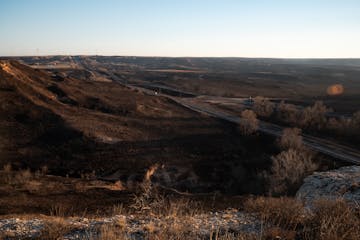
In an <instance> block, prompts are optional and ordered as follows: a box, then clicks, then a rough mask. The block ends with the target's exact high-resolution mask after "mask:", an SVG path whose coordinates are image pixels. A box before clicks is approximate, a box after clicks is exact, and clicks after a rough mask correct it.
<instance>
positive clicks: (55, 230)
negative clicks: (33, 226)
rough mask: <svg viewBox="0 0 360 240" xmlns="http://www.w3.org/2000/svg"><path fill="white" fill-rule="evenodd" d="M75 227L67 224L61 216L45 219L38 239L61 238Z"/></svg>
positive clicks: (50, 239)
mask: <svg viewBox="0 0 360 240" xmlns="http://www.w3.org/2000/svg"><path fill="white" fill-rule="evenodd" d="M74 229H75V228H74V226H71V225H70V224H68V223H67V222H66V221H65V220H64V219H63V218H56V219H53V220H51V221H47V222H45V224H44V227H43V229H42V230H41V233H40V236H39V237H38V238H37V239H39V240H58V239H62V238H63V237H64V235H65V234H67V233H69V232H71V231H73V230H74Z"/></svg>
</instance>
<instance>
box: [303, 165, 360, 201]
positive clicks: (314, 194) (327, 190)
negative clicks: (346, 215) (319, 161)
mask: <svg viewBox="0 0 360 240" xmlns="http://www.w3.org/2000/svg"><path fill="white" fill-rule="evenodd" d="M296 197H297V198H298V199H300V200H302V201H305V202H306V203H311V202H313V201H314V200H316V199H319V198H326V199H338V198H343V199H345V200H347V201H350V202H360V166H348V167H342V168H339V169H337V170H332V171H328V172H315V173H314V174H313V175H311V176H309V177H307V178H305V180H304V184H303V185H302V186H301V188H300V189H299V191H298V192H297V194H296Z"/></svg>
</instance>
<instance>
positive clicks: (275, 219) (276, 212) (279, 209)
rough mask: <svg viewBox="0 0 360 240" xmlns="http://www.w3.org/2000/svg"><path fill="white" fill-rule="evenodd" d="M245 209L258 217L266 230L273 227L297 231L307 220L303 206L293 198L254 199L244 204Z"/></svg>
mask: <svg viewBox="0 0 360 240" xmlns="http://www.w3.org/2000/svg"><path fill="white" fill-rule="evenodd" d="M244 209H245V211H246V212H249V213H254V214H255V215H257V216H258V217H259V218H260V219H261V221H262V222H263V223H264V225H265V228H266V227H268V226H271V227H279V228H281V229H283V230H287V231H296V230H297V229H299V228H300V227H302V226H303V225H304V224H305V222H306V220H307V219H306V216H307V215H306V214H307V212H306V210H305V209H304V207H303V204H302V203H301V202H299V201H297V200H296V199H292V198H284V197H282V198H265V197H258V198H255V199H253V198H252V199H249V200H247V201H246V202H245V203H244Z"/></svg>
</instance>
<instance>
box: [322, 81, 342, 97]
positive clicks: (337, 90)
mask: <svg viewBox="0 0 360 240" xmlns="http://www.w3.org/2000/svg"><path fill="white" fill-rule="evenodd" d="M326 92H327V94H328V95H331V96H335V95H341V94H343V93H344V87H343V85H341V84H334V85H331V86H329V87H328V88H327V90H326Z"/></svg>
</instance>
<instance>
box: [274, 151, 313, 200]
mask: <svg viewBox="0 0 360 240" xmlns="http://www.w3.org/2000/svg"><path fill="white" fill-rule="evenodd" d="M317 167H318V166H317V164H315V163H314V162H313V160H312V155H311V154H310V153H309V152H307V151H298V150H295V149H288V150H287V151H283V152H281V153H280V154H278V155H276V156H274V157H272V166H271V174H270V175H269V182H270V192H271V193H275V194H281V193H287V192H289V191H291V190H293V189H294V188H296V187H298V186H299V185H300V184H301V182H302V180H303V179H304V178H305V177H306V176H307V175H309V174H311V173H312V172H313V171H315V170H316V169H317Z"/></svg>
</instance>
